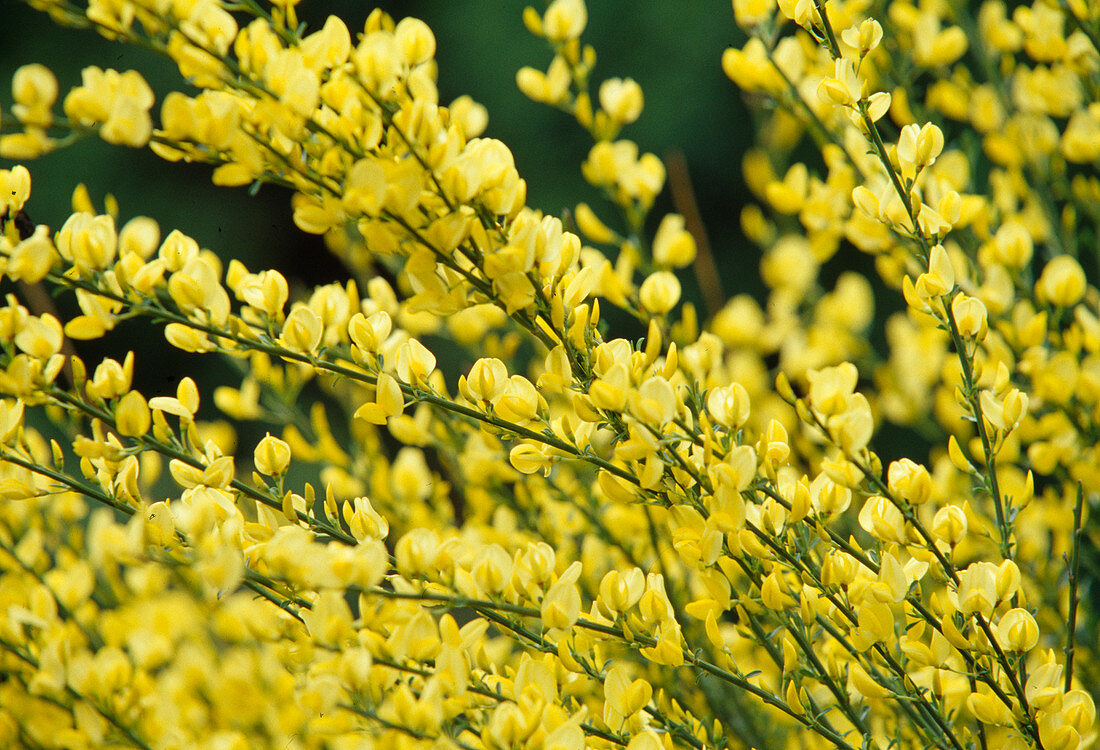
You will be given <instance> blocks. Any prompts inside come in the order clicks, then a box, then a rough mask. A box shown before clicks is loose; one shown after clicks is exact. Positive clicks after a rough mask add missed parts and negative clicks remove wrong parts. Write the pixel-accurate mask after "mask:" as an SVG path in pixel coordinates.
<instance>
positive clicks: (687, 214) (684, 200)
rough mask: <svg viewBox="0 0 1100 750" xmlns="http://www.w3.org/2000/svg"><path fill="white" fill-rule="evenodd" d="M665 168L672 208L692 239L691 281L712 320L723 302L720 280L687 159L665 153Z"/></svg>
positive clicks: (677, 153) (677, 151) (673, 151)
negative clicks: (695, 284)
mask: <svg viewBox="0 0 1100 750" xmlns="http://www.w3.org/2000/svg"><path fill="white" fill-rule="evenodd" d="M665 167H666V168H667V169H668V187H669V190H671V191H672V205H673V206H674V207H675V208H676V211H677V213H679V214H680V215H681V216H683V217H684V225H685V228H686V229H687V230H688V232H690V233H691V236H692V238H693V239H694V240H695V250H696V252H695V264H694V266H693V270H694V271H695V278H696V280H697V281H698V282H699V289H700V290H701V291H702V292H703V301H704V303H705V304H706V307H707V317H713V316H714V315H715V314H717V313H718V311H719V310H721V309H722V305H723V303H724V302H725V300H726V295H725V292H724V291H722V277H721V276H720V275H719V273H718V265H717V264H716V263H715V262H714V253H713V251H712V250H711V247H710V240H709V239H707V229H706V226H705V225H704V224H703V217H702V215H701V214H700V213H699V204H698V202H697V201H696V200H695V189H694V188H693V187H692V185H691V175H690V174H689V173H688V167H687V160H686V159H684V152H683V151H681V150H680V149H678V148H674V149H670V150H669V151H668V152H667V153H666V154H665Z"/></svg>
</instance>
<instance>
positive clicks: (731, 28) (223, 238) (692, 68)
mask: <svg viewBox="0 0 1100 750" xmlns="http://www.w3.org/2000/svg"><path fill="white" fill-rule="evenodd" d="M3 4H4V6H5V10H4V18H5V24H4V31H2V32H0V39H2V40H3V42H2V43H0V107H2V108H5V109H6V107H8V106H10V104H11V91H10V81H11V76H12V74H13V73H14V72H15V70H16V69H17V68H18V67H19V66H20V65H24V64H26V63H31V62H38V63H42V64H44V65H46V66H48V67H49V68H50V69H51V70H53V71H54V73H55V74H56V75H57V77H58V80H59V84H60V90H61V92H62V93H61V97H63V96H64V92H66V91H67V90H68V89H69V88H71V87H72V86H74V85H77V84H79V82H80V71H81V70H82V69H83V68H85V67H87V66H89V65H97V66H99V67H101V68H108V67H109V68H115V69H117V70H126V69H130V68H134V69H137V70H139V71H141V72H142V74H143V75H145V77H146V79H147V80H148V81H149V83H150V85H152V87H153V89H154V91H155V92H156V94H157V101H158V103H157V105H155V106H154V112H153V114H154V121H155V122H157V121H159V107H160V102H161V101H162V100H163V98H164V95H165V94H166V93H168V92H169V91H171V90H173V89H179V90H182V91H184V92H191V91H192V90H191V88H190V87H188V86H187V85H186V83H184V82H183V81H182V79H181V77H180V76H179V73H178V71H177V70H176V68H175V66H174V64H172V63H171V62H170V61H168V60H166V59H164V58H162V57H159V56H158V55H156V54H154V53H151V52H147V51H145V50H142V49H138V48H135V47H133V46H129V45H123V44H117V43H114V42H111V41H108V40H106V39H103V38H102V37H100V36H99V35H97V34H96V33H95V32H92V31H88V30H78V29H69V28H62V27H59V26H57V25H56V24H54V23H53V22H52V21H51V20H50V19H49V18H48V17H47V16H46V15H45V14H43V13H40V12H38V11H35V10H33V9H31V8H29V7H27V6H26V5H24V4H23V3H21V2H15V0H3ZM527 4H528V2H524V0H498V1H496V2H490V3H487V2H483V0H452V1H451V2H447V3H440V2H429V1H428V0H417V1H411V2H385V3H377V5H378V7H381V8H383V9H384V10H386V11H388V12H389V13H390V14H391V15H393V16H394V17H395V18H397V19H399V18H402V17H405V16H415V17H418V18H421V19H423V20H425V21H426V22H427V23H428V24H429V26H431V28H432V29H433V30H434V32H435V34H436V38H437V47H438V51H437V60H438V63H439V89H440V101H441V103H448V102H450V101H452V100H454V99H455V98H457V97H458V96H461V95H463V94H468V95H470V96H472V97H473V98H474V99H475V100H476V101H478V102H481V103H482V104H484V105H485V106H486V108H487V109H488V111H489V127H488V129H487V131H486V135H487V136H491V137H494V138H498V139H500V140H502V141H503V142H504V143H506V144H507V145H508V146H509V147H510V148H511V149H512V151H513V153H514V155H515V160H516V164H517V167H518V169H519V172H520V174H521V175H522V176H523V177H524V178H525V179H526V180H527V182H528V203H529V205H531V206H533V207H536V208H539V209H541V210H543V211H544V212H546V213H549V214H554V215H558V216H561V215H562V214H563V211H566V210H570V211H571V210H572V209H573V208H574V207H575V206H576V204H577V203H578V202H580V201H582V200H583V201H587V202H589V204H590V205H592V206H593V208H594V209H595V210H596V211H597V213H598V214H599V215H600V216H601V217H602V218H604V219H605V220H608V221H609V222H610V220H612V219H616V220H617V219H618V215H617V212H616V211H615V210H614V208H613V206H611V204H610V203H609V202H607V201H605V200H604V199H603V198H601V196H600V194H599V192H598V191H597V190H595V189H594V188H591V187H590V186H588V185H587V183H585V182H584V180H583V178H582V177H581V172H580V165H581V162H582V161H583V160H584V159H585V157H586V156H587V154H588V150H589V148H590V147H591V140H590V137H589V136H588V135H587V133H585V132H584V131H583V130H582V129H581V128H580V126H579V125H577V123H576V122H575V121H573V120H572V119H571V118H570V117H568V116H567V115H565V114H563V113H561V112H558V111H556V110H554V109H551V108H550V107H547V106H545V105H541V104H537V103H535V102H532V101H530V100H528V99H527V98H526V97H524V96H523V95H522V94H520V93H519V90H518V89H517V88H516V84H515V75H516V71H517V70H519V68H521V67H523V66H524V65H530V66H533V67H536V68H539V69H542V70H545V69H546V67H547V66H548V65H549V62H550V60H551V58H552V56H553V55H552V52H551V50H550V48H549V46H548V45H547V44H546V42H545V41H543V40H541V39H537V38H535V37H533V36H531V35H530V34H529V33H528V32H527V30H526V29H525V28H524V26H523V22H522V20H521V19H522V12H523V8H524V7H525V5H527ZM589 6H590V7H589V23H588V29H587V30H586V32H585V35H584V40H585V41H586V42H588V43H589V44H592V45H593V46H594V47H595V49H596V51H597V54H598V62H597V66H596V69H595V71H594V74H593V79H592V80H593V87H592V92H593V94H595V92H596V91H597V90H598V85H599V83H600V82H601V81H602V80H604V79H605V78H610V77H632V78H634V79H635V80H637V81H638V82H639V83H640V84H641V86H642V89H643V91H644V92H645V100H646V106H645V111H644V112H643V114H642V118H641V119H640V120H639V121H638V122H637V123H634V124H633V125H630V126H628V127H627V128H625V129H624V131H623V133H622V134H621V136H620V137H622V138H628V139H631V140H634V141H636V142H637V143H638V144H639V147H640V149H641V150H642V151H651V152H653V153H655V154H657V155H659V156H661V157H662V158H664V157H667V156H668V155H669V154H670V153H671V152H673V151H677V150H679V151H682V152H683V154H684V158H685V162H686V168H687V172H688V174H689V175H690V179H691V182H692V185H693V187H694V191H695V194H696V196H697V199H698V203H699V209H700V212H701V214H702V218H703V221H704V223H705V225H706V229H707V232H708V234H709V237H710V240H711V243H712V245H713V247H714V254H715V259H716V262H717V265H718V267H719V269H720V275H721V276H722V282H723V286H724V288H725V291H726V293H727V295H732V294H733V293H736V292H739V291H760V287H759V280H758V279H759V275H758V273H757V270H756V269H757V264H758V261H759V251H758V249H757V248H756V247H755V246H752V245H750V244H748V243H747V242H745V240H744V239H743V237H742V236H741V234H740V230H739V220H738V217H739V213H740V209H741V207H742V206H743V205H744V204H745V203H746V201H747V200H748V195H747V192H746V189H745V187H744V185H743V182H742V180H741V177H740V174H741V170H740V155H741V154H742V153H743V151H744V149H745V148H746V147H747V146H748V144H749V143H750V142H751V139H752V128H751V125H750V123H749V120H748V115H747V113H746V110H745V107H744V106H743V104H742V102H741V99H740V96H739V94H738V93H737V91H736V89H735V88H734V86H733V84H732V83H731V82H730V81H729V80H728V79H727V78H726V77H725V75H724V74H723V73H722V70H721V67H720V60H721V55H722V51H723V50H724V49H725V48H726V47H728V46H730V45H732V44H735V43H737V44H739V43H742V42H743V41H744V40H743V37H742V35H741V32H740V31H739V30H738V29H737V27H736V26H735V25H734V21H733V14H732V10H731V8H730V5H729V3H728V0H697V2H692V3H670V2H667V0H602V1H600V2H591V3H589ZM374 7H376V4H375V3H370V2H361V1H360V0H305V1H304V2H302V3H301V4H300V5H299V6H298V13H299V17H300V18H301V19H302V20H303V21H305V22H306V23H307V24H308V25H309V27H310V28H311V29H317V28H320V26H321V25H322V24H323V23H324V19H325V18H326V17H327V16H328V15H330V14H332V15H338V16H340V17H341V18H343V19H344V21H345V22H346V23H347V25H348V28H349V29H350V30H351V32H352V35H353V39H354V38H355V35H356V34H357V33H358V32H359V31H361V30H362V28H363V23H364V21H365V19H366V18H367V16H368V15H369V13H370V11H371V10H372V9H373V8H374ZM538 7H539V8H540V10H541V8H542V6H541V4H539V5H538ZM58 106H60V105H58ZM11 165H12V163H11V162H4V161H2V160H0V168H8V167H10V166H11ZM27 166H28V168H29V169H30V171H31V175H32V180H33V191H32V198H31V201H30V203H29V204H28V206H27V212H28V214H29V215H30V217H31V218H32V219H33V220H34V221H35V222H36V223H41V224H47V225H49V226H51V227H52V228H54V229H55V230H56V229H58V228H60V225H61V224H62V223H63V222H64V220H65V218H66V217H67V216H68V214H69V213H70V210H71V209H70V202H71V195H72V190H73V188H74V187H75V186H76V185H77V184H78V183H84V184H86V185H87V186H88V189H89V191H90V194H91V196H92V200H93V201H94V202H95V204H96V206H97V207H98V208H99V209H100V210H102V207H103V200H104V196H105V195H106V194H107V193H110V194H113V195H114V196H115V197H116V198H117V199H118V201H119V205H120V210H121V217H120V218H121V222H122V223H124V222H125V221H127V220H128V219H130V218H132V217H133V216H137V215H145V216H151V217H153V218H155V219H156V220H157V221H158V222H159V223H160V226H161V230H162V236H163V235H165V234H167V233H168V232H169V231H171V230H172V229H180V230H181V231H183V232H184V233H186V234H188V235H190V236H192V237H194V238H195V239H196V240H198V242H199V243H200V245H202V246H203V247H207V248H210V249H211V250H213V251H215V252H217V253H218V254H219V255H220V256H222V257H223V258H226V259H228V258H231V257H235V258H238V259H240V260H241V261H242V262H244V263H245V265H246V266H248V267H249V269H251V270H260V269H263V268H277V269H279V270H280V271H282V272H283V273H284V274H285V275H286V276H287V277H288V279H289V280H290V281H291V283H292V284H296V285H299V286H312V285H315V284H319V283H327V282H331V281H342V280H343V279H344V276H345V272H344V271H343V269H342V267H341V266H340V265H339V264H338V263H337V262H336V261H335V260H334V259H332V258H331V256H330V255H329V254H328V252H327V251H326V250H325V248H324V245H323V243H322V241H321V239H320V238H319V237H315V236H312V235H307V234H304V233H302V232H301V231H300V230H298V229H297V227H295V226H294V224H293V222H292V221H291V211H290V194H289V192H288V191H285V190H283V189H281V188H278V187H274V186H271V185H265V186H263V188H262V189H261V190H260V191H259V193H258V194H256V195H249V193H248V191H247V189H243V188H242V189H227V188H219V187H215V186H214V185H212V184H211V183H210V173H211V169H210V168H209V167H206V166H203V165H194V164H185V163H169V162H165V161H163V160H161V159H159V158H158V157H156V156H154V155H153V154H152V153H150V152H149V151H144V150H134V149H127V148H122V147H117V146H111V145H109V144H106V143H103V142H101V141H99V140H92V139H88V140H85V141H83V142H81V143H78V144H76V145H75V146H72V147H70V148H67V149H63V150H61V151H58V152H56V153H53V154H50V155H48V156H46V157H43V158H41V159H38V160H36V161H33V162H31V163H29V164H28V165H27ZM671 210H673V209H672V201H671V198H670V197H669V195H668V189H667V188H666V191H665V194H664V195H662V196H661V198H660V199H659V200H658V203H657V205H656V206H655V210H654V211H653V214H652V216H653V217H654V222H653V224H654V226H653V227H652V228H651V229H655V225H656V221H657V220H659V218H660V217H661V216H662V215H664V214H665V213H666V212H668V211H671ZM681 276H682V277H683V280H684V282H685V297H686V298H689V299H690V298H693V297H694V298H695V299H697V300H698V299H699V290H698V288H697V286H696V285H695V283H694V279H693V278H691V274H690V271H688V272H685V273H682V274H681ZM754 285H755V286H754ZM70 302H71V300H67V299H64V298H63V299H59V300H58V304H59V306H60V307H61V308H62V312H63V313H67V312H68V308H67V305H68V304H69V303H70ZM700 309H701V305H700ZM152 332H153V329H150V328H147V327H142V326H141V325H140V324H134V325H126V324H123V325H121V326H120V327H119V328H118V329H116V330H115V331H114V332H112V333H111V334H109V335H108V336H107V337H106V338H105V339H104V340H103V341H97V342H77V343H78V347H77V351H78V352H79V353H80V354H81V356H82V357H84V358H85V361H88V362H94V361H97V360H98V359H99V358H100V357H102V356H105V355H107V354H109V353H111V352H118V351H120V350H121V351H126V349H130V348H133V349H135V350H136V354H137V357H138V362H139V367H138V373H137V377H136V385H138V386H139V387H141V388H142V389H143V390H145V389H148V390H149V392H150V394H152V393H160V392H163V391H164V390H166V389H174V387H175V383H176V382H177V381H178V378H179V377H180V374H181V373H184V372H193V371H196V370H197V369H201V371H202V372H203V373H204V375H203V377H205V378H207V381H206V382H207V383H208V384H214V383H225V384H236V383H239V376H238V375H236V374H235V373H234V372H233V371H232V370H231V369H229V368H227V367H225V366H224V365H219V364H217V360H216V359H215V360H212V359H210V358H202V357H197V356H193V355H187V354H185V353H182V352H179V351H177V350H175V349H172V348H171V347H168V346H166V345H165V344H164V341H163V339H162V338H161V337H160V336H159V335H157V334H153V333H152ZM618 335H626V336H635V335H638V336H640V335H644V331H641V330H639V331H637V332H635V331H633V330H624V331H619V332H618ZM143 338H145V339H152V340H148V341H144V340H142V339H143ZM115 356H117V354H116V355H115ZM150 361H155V362H157V363H159V364H160V366H159V367H157V368H155V371H153V372H151V371H150V368H149V366H148V363H149V362H150ZM142 362H145V363H146V366H145V367H142V366H141V365H140V363H142ZM156 381H161V382H159V383H158V382H156ZM234 381H236V382H234ZM211 416H213V415H211Z"/></svg>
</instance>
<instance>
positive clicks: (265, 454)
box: [252, 432, 290, 477]
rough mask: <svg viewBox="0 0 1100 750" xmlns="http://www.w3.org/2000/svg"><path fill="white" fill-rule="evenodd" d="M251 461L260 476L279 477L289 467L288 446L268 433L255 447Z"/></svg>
mask: <svg viewBox="0 0 1100 750" xmlns="http://www.w3.org/2000/svg"><path fill="white" fill-rule="evenodd" d="M252 460H253V461H254V462H255V464H256V470H257V471H259V472H260V473H261V474H266V475H268V476H271V477H275V476H281V475H283V474H285V473H286V470H287V467H288V466H289V465H290V446H289V445H287V444H286V443H284V442H283V441H282V440H280V439H279V438H277V437H274V436H272V434H271V433H270V432H269V433H267V435H265V436H264V439H263V440H261V441H260V442H259V444H258V445H257V446H256V450H255V451H253V453H252Z"/></svg>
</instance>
